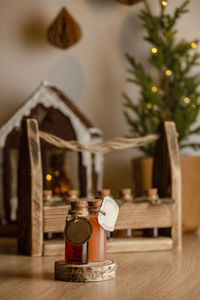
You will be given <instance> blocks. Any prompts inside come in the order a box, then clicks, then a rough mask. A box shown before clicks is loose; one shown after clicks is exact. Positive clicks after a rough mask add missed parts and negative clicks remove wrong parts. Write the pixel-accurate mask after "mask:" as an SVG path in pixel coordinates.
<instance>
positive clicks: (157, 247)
mask: <svg viewBox="0 0 200 300" xmlns="http://www.w3.org/2000/svg"><path fill="white" fill-rule="evenodd" d="M172 247H173V241H172V239H171V238H169V237H158V238H143V237H142V238H127V239H116V238H115V239H110V240H108V241H107V253H120V252H137V251H162V250H171V249H172ZM64 253H65V243H64V240H49V241H44V253H43V255H45V256H50V255H54V256H64Z"/></svg>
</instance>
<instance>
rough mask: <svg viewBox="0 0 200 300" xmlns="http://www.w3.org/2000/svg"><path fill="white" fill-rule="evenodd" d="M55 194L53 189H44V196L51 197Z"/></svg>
mask: <svg viewBox="0 0 200 300" xmlns="http://www.w3.org/2000/svg"><path fill="white" fill-rule="evenodd" d="M52 194H53V192H52V190H44V191H43V196H44V197H51V196H52Z"/></svg>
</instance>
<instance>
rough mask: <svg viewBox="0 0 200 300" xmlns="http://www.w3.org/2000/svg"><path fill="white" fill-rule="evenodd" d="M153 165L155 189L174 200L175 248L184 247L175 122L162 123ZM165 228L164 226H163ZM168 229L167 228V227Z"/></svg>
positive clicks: (173, 230)
mask: <svg viewBox="0 0 200 300" xmlns="http://www.w3.org/2000/svg"><path fill="white" fill-rule="evenodd" d="M158 131H159V133H160V136H161V137H160V139H159V140H158V141H157V142H156V147H155V154H154V163H153V187H156V188H158V193H159V196H160V197H171V198H172V199H174V204H173V205H172V239H173V245H174V247H177V248H179V249H180V248H181V246H182V242H181V239H182V228H181V227H182V213H181V209H182V208H181V202H182V199H181V192H182V191H181V190H182V187H181V166H180V155H179V147H178V138H177V131H176V127H175V123H174V122H171V121H170V122H164V123H161V124H160V126H159V129H158ZM162 227H163V226H162ZM166 227H167V226H166Z"/></svg>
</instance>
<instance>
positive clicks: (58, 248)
mask: <svg viewBox="0 0 200 300" xmlns="http://www.w3.org/2000/svg"><path fill="white" fill-rule="evenodd" d="M64 253H65V241H64V239H63V240H47V241H44V245H43V255H44V256H57V255H58V256H64Z"/></svg>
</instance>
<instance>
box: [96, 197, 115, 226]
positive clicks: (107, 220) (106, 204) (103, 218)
mask: <svg viewBox="0 0 200 300" xmlns="http://www.w3.org/2000/svg"><path fill="white" fill-rule="evenodd" d="M101 210H102V211H104V212H105V213H106V214H105V215H103V214H101V213H100V214H99V215H98V221H99V224H100V225H101V226H102V227H103V228H104V229H105V230H108V231H113V230H114V228H115V223H116V221H117V217H118V213H119V207H118V205H117V203H116V202H115V201H114V200H113V199H112V198H110V197H108V196H107V197H105V198H104V199H103V203H102V206H101Z"/></svg>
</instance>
